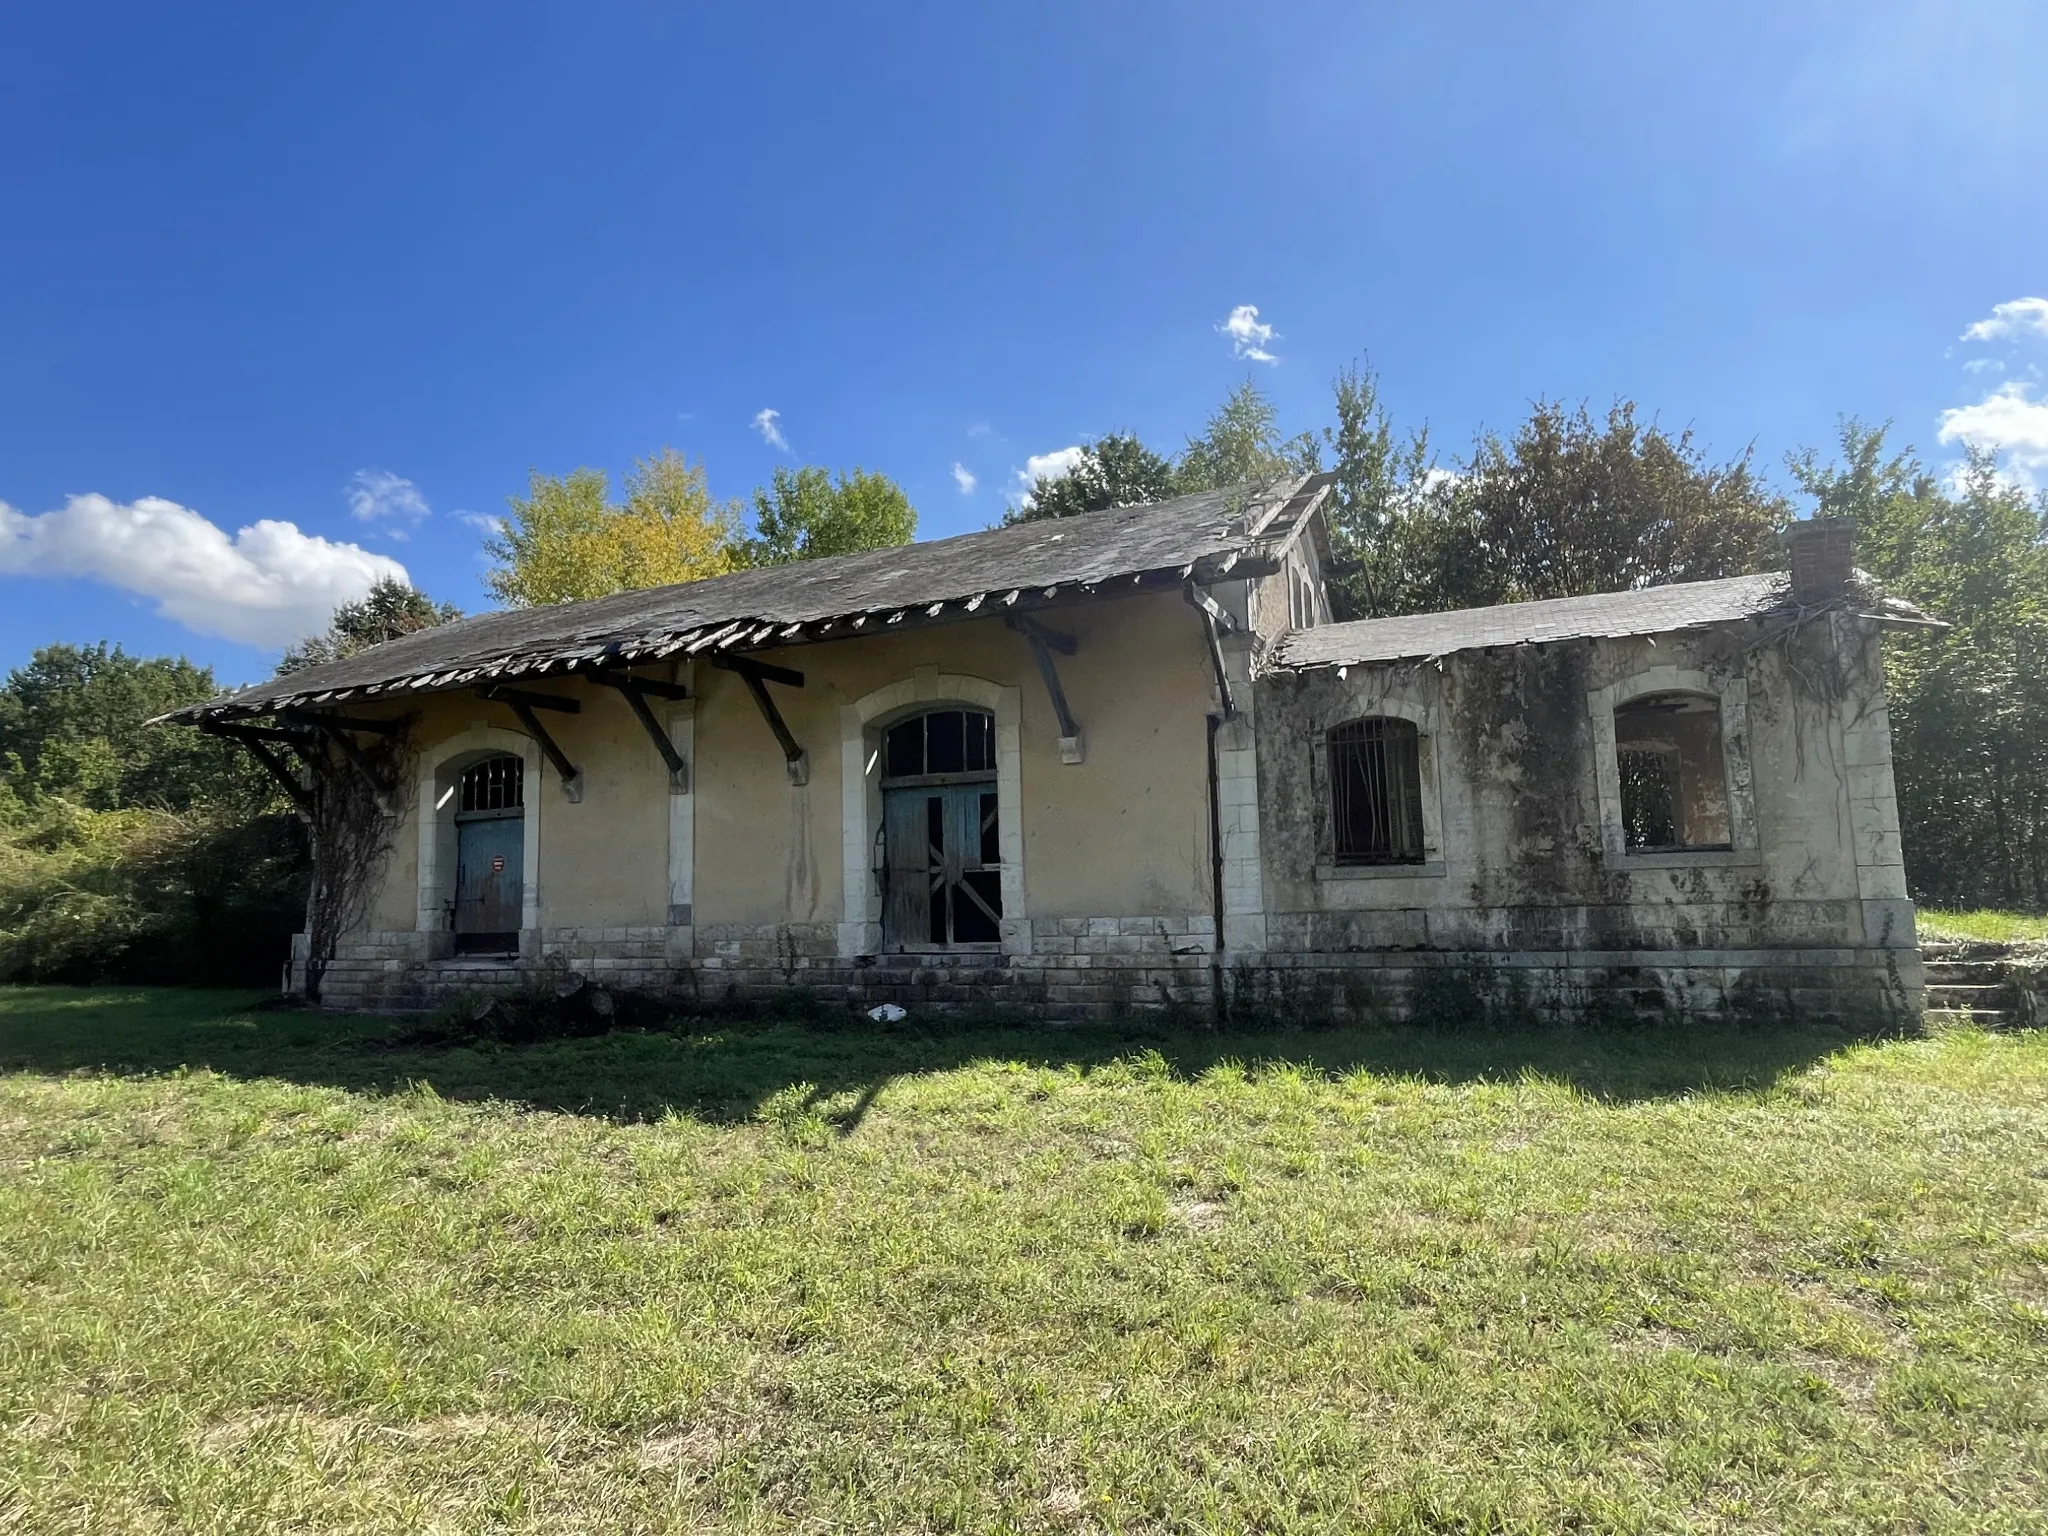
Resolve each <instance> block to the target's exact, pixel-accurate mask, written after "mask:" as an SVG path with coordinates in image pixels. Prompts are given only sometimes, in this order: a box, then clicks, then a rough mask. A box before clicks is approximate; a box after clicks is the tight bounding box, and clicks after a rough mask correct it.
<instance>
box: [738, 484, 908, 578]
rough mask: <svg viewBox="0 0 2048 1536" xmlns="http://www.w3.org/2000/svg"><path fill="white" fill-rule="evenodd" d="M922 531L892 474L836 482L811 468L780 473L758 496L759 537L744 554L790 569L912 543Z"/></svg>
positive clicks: (756, 523)
mask: <svg viewBox="0 0 2048 1536" xmlns="http://www.w3.org/2000/svg"><path fill="white" fill-rule="evenodd" d="M916 533H917V512H916V509H915V508H913V507H912V506H911V505H910V498H909V497H907V496H905V495H904V494H903V491H902V488H901V487H900V486H898V485H897V484H896V482H895V481H893V480H891V479H890V478H889V477H888V476H887V475H879V474H871V473H869V472H868V471H867V470H864V469H858V468H856V469H854V470H852V471H850V472H847V471H842V472H841V473H840V474H839V476H838V477H837V478H836V479H835V478H834V477H833V476H831V475H828V474H827V473H826V472H825V471H824V470H822V469H820V468H818V467H817V466H816V465H811V464H807V465H805V466H804V467H803V468H801V469H777V470H776V471H775V478H774V481H773V482H772V483H771V484H769V485H767V486H763V487H760V488H759V489H757V490H756V491H755V492H754V536H753V537H752V538H751V539H749V540H747V541H746V544H745V546H744V554H745V558H746V561H747V563H749V564H752V565H787V564H789V563H790V562H791V561H794V560H817V559H821V558H823V557H825V556H827V555H850V554H854V553H857V552H858V551H860V550H863V549H887V548H889V547H890V546H892V545H896V544H908V543H909V542H910V541H911V539H912V538H913V537H914V536H915V535H916Z"/></svg>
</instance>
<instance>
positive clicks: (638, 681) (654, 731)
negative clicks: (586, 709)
mask: <svg viewBox="0 0 2048 1536" xmlns="http://www.w3.org/2000/svg"><path fill="white" fill-rule="evenodd" d="M585 675H586V676H587V677H589V679H590V680H591V681H592V682H593V683H601V684H603V685H604V686H605V687H607V688H616V689H617V690H618V691H619V692H620V693H621V694H623V695H625V699H626V702H627V703H628V704H629V705H631V706H632V708H633V715H634V717H635V718H636V719H637V720H639V722H640V725H641V728H642V729H643V730H645V731H646V732H647V739H648V740H649V741H652V742H653V743H654V750H655V751H657V752H659V753H660V754H661V760H662V761H663V762H664V763H666V764H667V765H668V792H669V793H670V794H672V795H687V794H688V793H689V792H690V765H689V764H688V763H687V762H685V761H684V760H683V754H682V753H680V752H678V751H677V750H676V744H675V743H674V742H672V741H670V740H669V738H668V732H667V731H666V730H664V729H663V728H662V724H661V722H660V721H659V720H657V719H655V718H654V711H653V710H651V709H649V708H648V707H647V696H648V695H649V694H653V695H654V696H655V697H656V698H659V699H687V698H688V697H689V696H690V690H689V689H687V688H685V687H683V686H682V685H681V684H680V683H658V682H655V681H653V680H652V679H650V678H644V677H634V676H632V675H631V674H630V673H624V672H590V673H586V674H585Z"/></svg>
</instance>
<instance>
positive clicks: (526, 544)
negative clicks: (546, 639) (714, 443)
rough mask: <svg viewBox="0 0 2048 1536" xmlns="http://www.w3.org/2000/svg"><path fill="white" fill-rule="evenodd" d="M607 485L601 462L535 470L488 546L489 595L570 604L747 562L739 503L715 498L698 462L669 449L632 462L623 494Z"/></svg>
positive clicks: (521, 604)
mask: <svg viewBox="0 0 2048 1536" xmlns="http://www.w3.org/2000/svg"><path fill="white" fill-rule="evenodd" d="M610 489H611V487H610V482H609V481H608V480H607V479H606V477H605V473H604V471H603V470H600V469H579V470H575V471H573V472H572V473H570V474H567V475H543V474H541V473H540V472H539V471H538V470H536V471H534V473H533V476H532V479H531V481H530V482H529V484H528V487H527V494H526V495H525V496H524V497H520V496H514V497H511V498H509V506H510V508H511V515H510V516H508V517H507V518H506V519H505V520H504V521H503V523H501V524H500V525H499V531H498V535H497V537H495V538H493V539H491V540H490V541H489V543H488V544H487V545H486V548H487V549H488V550H489V552H490V554H491V557H492V558H493V559H495V560H496V561H497V562H498V564H497V565H496V566H495V567H493V568H492V569H491V571H490V572H489V573H488V574H487V575H486V576H485V577H484V580H485V582H486V583H487V584H488V585H489V587H490V589H491V593H492V595H493V596H495V597H496V598H497V599H498V600H499V601H500V602H502V603H506V604H509V605H510V606H512V607H515V608H531V607H537V606H539V605H541V604H543V603H571V602H577V601H580V600H581V599H583V598H589V597H603V596H605V595H606V594H607V593H611V592H623V591H626V590H628V589H630V588H637V587H665V586H670V585H672V584H674V583H676V582H681V581H697V580H700V579H701V578H703V577H706V576H722V575H724V574H725V573H726V572H727V571H730V570H734V569H737V568H738V567H739V566H742V565H744V564H746V563H747V559H746V553H745V548H746V546H745V540H744V534H743V529H742V527H741V522H740V513H739V508H738V506H737V505H736V504H730V503H728V504H726V505H720V504H718V503H717V502H714V501H713V500H712V499H711V492H710V490H709V489H708V488H707V487H706V486H705V483H704V466H703V464H702V463H697V464H692V463H690V462H689V461H688V460H687V459H685V458H684V457H683V456H682V455H681V454H679V453H677V452H676V451H675V450H674V449H672V448H664V449H662V451H661V452H660V453H658V454H656V455H655V456H654V457H653V458H651V459H642V460H640V461H639V462H638V463H636V464H635V465H634V466H633V471H632V473H631V474H629V475H628V476H627V477H626V499H625V500H624V501H623V502H613V501H611V500H610V499H609V498H610Z"/></svg>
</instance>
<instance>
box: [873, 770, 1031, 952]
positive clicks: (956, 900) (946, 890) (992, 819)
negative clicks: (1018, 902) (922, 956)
mask: <svg viewBox="0 0 2048 1536" xmlns="http://www.w3.org/2000/svg"><path fill="white" fill-rule="evenodd" d="M882 813H883V816H882V832H883V847H884V866H883V867H884V882H883V885H884V891H883V909H882V940H883V944H884V945H885V947H887V948H888V949H891V950H902V949H924V948H929V947H932V946H948V947H950V946H953V945H960V944H996V943H999V942H1000V941H1001V939H1002V917H1003V876H1002V839H1001V836H1000V834H999V832H998V829H997V813H996V787H995V785H994V783H992V782H990V783H978V784H943V785H918V786H914V787H913V786H906V787H902V788H895V789H884V790H883V791H882Z"/></svg>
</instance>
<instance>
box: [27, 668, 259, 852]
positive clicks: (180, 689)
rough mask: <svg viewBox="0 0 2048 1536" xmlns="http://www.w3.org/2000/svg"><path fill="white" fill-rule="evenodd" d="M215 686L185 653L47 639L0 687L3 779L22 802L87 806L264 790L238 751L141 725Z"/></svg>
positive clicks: (239, 796)
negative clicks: (143, 653) (133, 652)
mask: <svg viewBox="0 0 2048 1536" xmlns="http://www.w3.org/2000/svg"><path fill="white" fill-rule="evenodd" d="M220 691H221V690H220V689H219V687H218V686H217V685H216V684H215V682H214V680H213V672H212V670H211V669H210V668H207V667H198V666H194V665H193V664H192V663H191V662H189V661H186V660H184V659H183V658H182V657H177V658H173V657H168V656H162V657H146V658H145V657H137V656H130V655H129V654H128V653H127V652H126V651H124V650H122V649H121V647H119V646H118V645H114V646H110V645H108V644H106V643H105V642H104V641H102V642H101V643H100V644H98V645H87V646H74V645H46V646H44V647H42V648H41V649H40V650H38V651H36V652H35V654H34V655H33V656H31V657H30V658H29V661H28V664H27V665H26V666H22V667H17V668H15V669H14V671H12V672H11V673H9V674H8V677H7V683H6V686H5V687H4V688H0V786H4V787H5V789H6V790H7V792H8V795H9V797H10V798H11V799H12V800H13V801H14V802H15V803H16V804H17V805H19V806H31V805H34V804H36V803H38V802H40V801H42V800H45V799H49V798H57V799H63V800H66V801H69V802H71V803H73V804H75V805H78V806H80V807H83V808H85V809H87V810H93V811H114V810H124V809H133V808H152V809H159V810H173V811H183V810H187V809H190V808H191V807H192V806H194V805H197V804H199V803H201V802H203V801H208V800H218V799H222V798H232V799H235V800H236V801H238V802H239V803H243V804H250V803H256V804H261V803H263V802H264V801H265V800H267V798H268V796H267V794H265V793H264V792H263V790H262V788H261V784H262V782H263V781H261V778H260V775H254V774H253V771H252V770H250V769H248V768H247V767H246V765H245V764H244V763H243V761H242V758H241V755H240V754H239V753H238V752H237V751H236V750H235V749H234V748H232V747H230V746H229V745H227V744H226V743H225V742H221V741H218V740H215V739H213V738H211V737H206V736H202V735H200V734H199V733H198V732H196V731H187V730H169V729H165V728H161V727H156V726H151V725H150V724H149V723H148V722H149V721H150V720H151V719H153V718H155V717H156V716H158V715H161V714H165V713H168V712H169V711H171V710H173V709H178V708H180V707H182V706H183V705H186V704H196V703H198V702H200V701H201V700H204V699H210V698H212V697H214V696H215V695H216V694H218V693H219V692H220Z"/></svg>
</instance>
